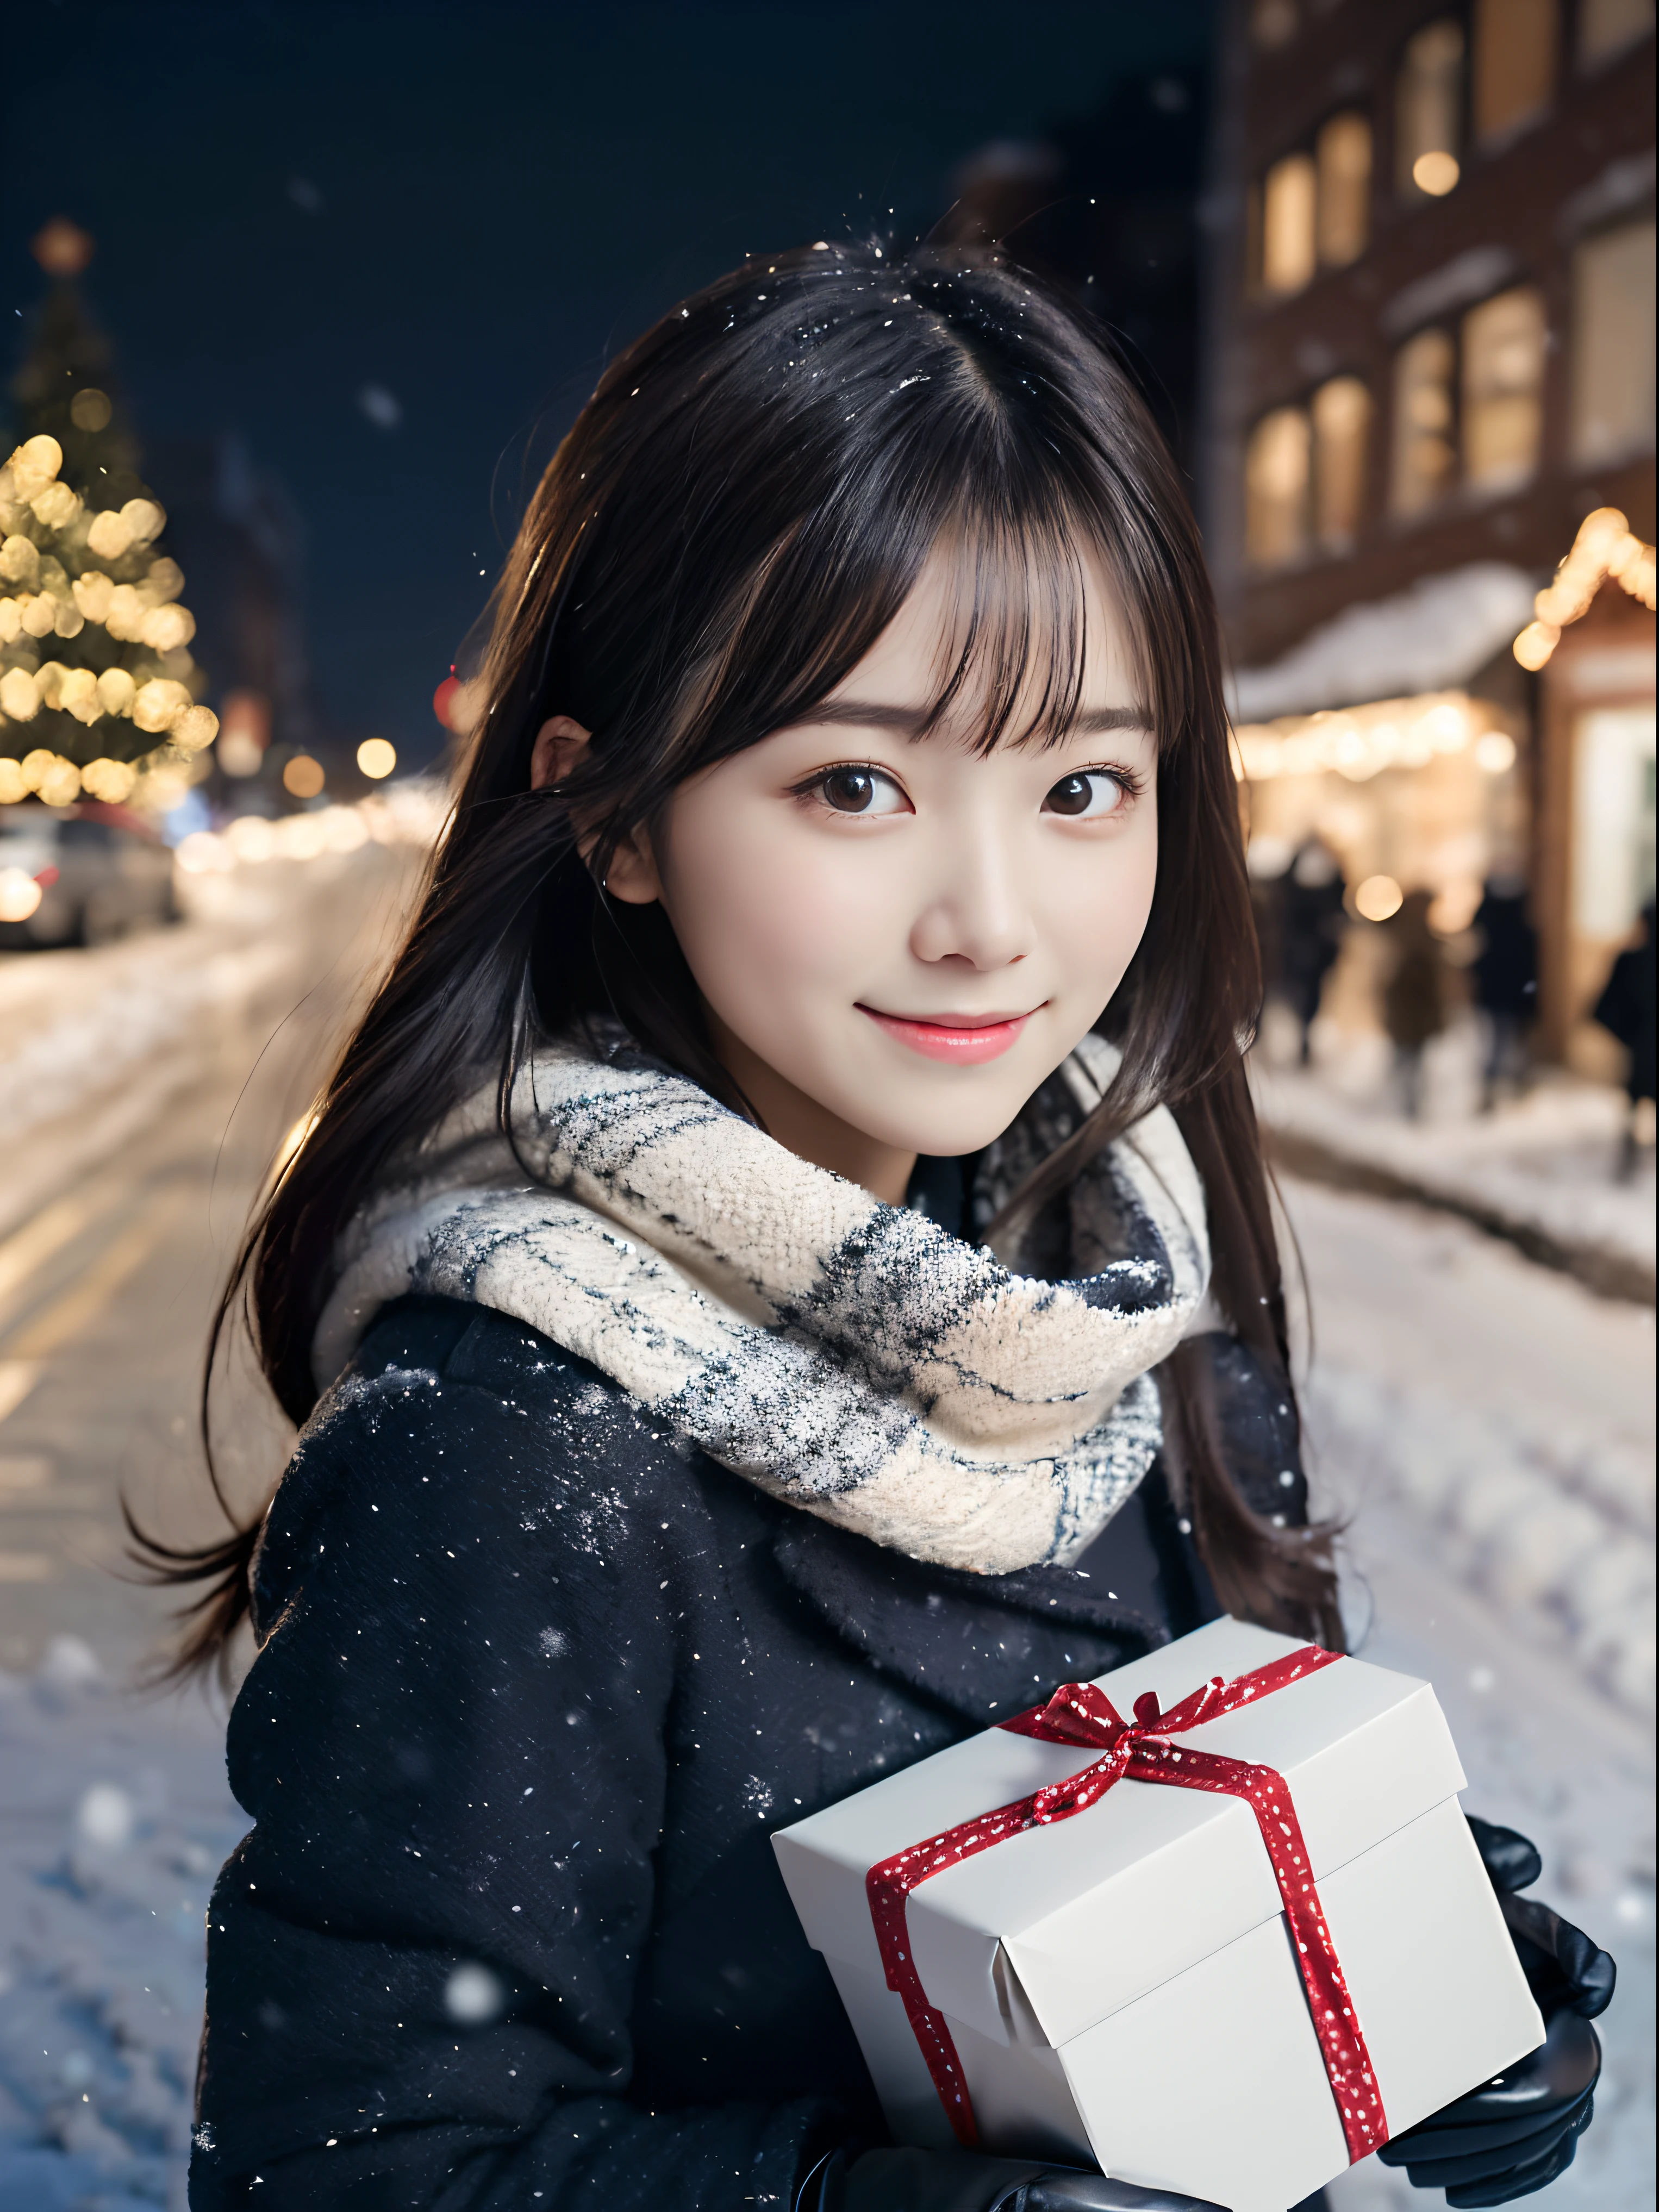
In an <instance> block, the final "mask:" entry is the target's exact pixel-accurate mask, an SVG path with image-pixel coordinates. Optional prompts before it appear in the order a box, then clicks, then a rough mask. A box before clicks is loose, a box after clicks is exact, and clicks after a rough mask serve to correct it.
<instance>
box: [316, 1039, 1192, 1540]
mask: <svg viewBox="0 0 1659 2212" xmlns="http://www.w3.org/2000/svg"><path fill="white" fill-rule="evenodd" d="M1115 1064H1116V1055H1115V1052H1114V1051H1113V1049H1112V1048H1111V1047H1109V1046H1108V1045H1106V1044H1104V1043H1103V1042H1102V1041H1101V1040H1100V1039H1098V1038H1097V1037H1094V1036H1089V1037H1085V1040H1084V1042H1083V1043H1082V1044H1081V1045H1080V1046H1079V1048H1078V1050H1077V1052H1076V1053H1075V1054H1073V1056H1072V1058H1071V1059H1070V1060H1067V1061H1066V1064H1065V1066H1064V1067H1063V1068H1062V1069H1061V1070H1060V1073H1059V1074H1058V1075H1057V1076H1056V1077H1054V1078H1051V1079H1050V1080H1049V1082H1048V1084H1047V1085H1044V1086H1043V1088H1042V1091H1039V1093H1038V1094H1037V1097H1036V1099H1034V1100H1033V1101H1032V1102H1031V1103H1030V1105H1029V1106H1028V1107H1027V1108H1026V1109H1025V1111H1024V1114H1023V1115H1021V1117H1020V1118H1019V1120H1018V1121H1016V1122H1015V1124H1014V1125H1013V1127H1012V1129H1011V1130H1010V1131H1009V1132H1008V1133H1007V1134H1006V1136H1004V1137H1003V1138H1002V1139H999V1141H998V1144H997V1145H996V1146H993V1147H992V1148H991V1151H990V1152H989V1153H988V1154H987V1156H986V1159H985V1161H984V1163H983V1165H982V1169H981V1176H980V1178H979V1181H978V1183H977V1185H976V1189H977V1190H978V1192H979V1194H980V1209H981V1216H984V1208H985V1206H987V1204H988V1203H989V1202H991V1201H990V1200H987V1197H986V1193H987V1190H988V1191H989V1192H990V1193H991V1194H992V1198H994V1199H997V1200H1000V1196H1002V1195H1005V1194H1006V1191H1008V1190H1010V1189H1012V1188H1013V1187H1014V1186H1015V1184H1016V1183H1017V1182H1018V1181H1020V1180H1022V1179H1023V1176H1024V1173H1025V1172H1026V1171H1027V1170H1029V1168H1030V1166H1031V1165H1033V1164H1035V1163H1036V1160H1037V1159H1038V1158H1041V1157H1042V1154H1043V1153H1044V1152H1047V1150H1048V1148H1049V1146H1050V1145H1051V1144H1052V1142H1054V1140H1055V1138H1056V1136H1057V1134H1060V1133H1064V1132H1065V1131H1066V1129H1067V1128H1068V1127H1075V1126H1076V1123H1077V1121H1078V1120H1079V1119H1080V1117H1081V1115H1082V1114H1084V1113H1086V1112H1087V1111H1088V1109H1090V1108H1091V1106H1092V1105H1093V1104H1094V1103H1096V1101H1097V1098H1098V1097H1099V1096H1100V1093H1101V1089H1102V1087H1103V1085H1105V1084H1106V1083H1107V1082H1108V1081H1109V1079H1110V1076H1111V1073H1112V1070H1113V1068H1114V1067H1115ZM1056 1102H1058V1103H1056ZM513 1119H514V1127H515V1129H516V1130H517V1131H518V1133H519V1145H520V1153H521V1154H522V1157H523V1158H524V1159H525V1160H526V1161H527V1162H529V1164H530V1166H531V1168H532V1171H533V1174H534V1176H535V1177H536V1178H537V1180H535V1181H532V1180H530V1179H529V1177H527V1176H526V1171H525V1168H524V1167H523V1166H522V1165H521V1164H520V1161H519V1159H517V1158H514V1156H513V1151H512V1148H511V1147H510V1146H508V1145H507V1141H506V1139H505V1138H504V1137H503V1136H502V1135H501V1133H500V1131H499V1129H498V1127H497V1126H496V1110H495V1091H494V1090H493V1089H491V1090H489V1091H486V1092H482V1093H480V1094H479V1095H478V1096H477V1097H475V1098H474V1099H473V1100H472V1101H471V1102H470V1103H468V1104H467V1105H466V1106H465V1107H464V1108H462V1109H459V1111H458V1112H457V1113H456V1114H454V1115H452V1116H451V1117H450V1119H449V1120H448V1121H447V1122H446V1123H445V1124H444V1125H443V1126H442V1127H441V1128H440V1129H439V1130H438V1131H437V1132H436V1133H435V1134H434V1136H433V1137H432V1138H431V1139H429V1140H428V1142H427V1143H426V1144H424V1145H423V1146H422V1147H421V1148H420V1150H419V1152H417V1153H416V1154H415V1155H414V1156H413V1157H412V1158H411V1159H410V1161H409V1162H407V1163H406V1164H404V1168H403V1169H402V1170H399V1171H397V1172H395V1173H394V1174H393V1176H392V1178H391V1179H390V1180H388V1181H387V1182H386V1183H385V1184H383V1185H382V1186H381V1187H380V1188H379V1189H377V1191H376V1192H375V1194H374V1197H373V1199H372V1200H371V1202H370V1203H369V1204H368V1206H366V1207H365V1208H364V1210H363V1211H362V1212H361V1213H360V1214H359V1215H358V1216H357V1217H356V1219H355V1220H354V1221H353V1223H352V1224H351V1225H350V1227H349V1229H348V1231H347V1232H346V1235H345V1237H344V1238H343V1241H342V1245H341V1249H340V1252H339V1255H338V1263H339V1274H338V1277H337V1283H336V1286H335V1289H334V1291H333V1294H332V1296H331V1298H330V1300H329V1303H328V1305H327V1308H326V1310H325V1313H324V1316H323V1319H322V1322H321V1324H320V1326H319V1330H318V1334H317V1340H316V1346H315V1352H314V1360H315V1367H316V1374H317V1378H318V1382H319V1386H320V1387H323V1388H326V1387H327V1386H328V1385H329V1384H330V1383H331V1382H332V1381H333V1380H334V1378H335V1377H336V1376H337V1375H338V1374H339V1372H340V1370H342V1368H343V1366H344V1365H345V1364H346V1362H347V1361H348V1359H349V1358H350V1356H351V1353H352V1351H353V1349H354V1347H355V1346H356V1343H357V1342H358V1340H360V1338H361V1337H362V1333H363V1331H364V1330H365V1329H366V1328H368V1324H369V1322H371V1320H372V1319H373V1318H374V1314H375V1312H376V1311H377V1310H378V1309H379V1308H380V1307H381V1306H382V1305H384V1304H387V1303H389V1302H390V1301H391V1300H392V1299H393V1298H397V1297H402V1296H403V1295H404V1294H405V1293H406V1292H410V1291H423V1292H428V1293H435V1294H438V1295H441V1296H444V1297H454V1298H463V1299H466V1300H469V1301H471V1302H473V1303H475V1304H479V1305H484V1306H489V1307H492V1308H494V1309H495V1310H496V1311H498V1312H501V1313H506V1314H510V1315H512V1316H514V1317H515V1318H516V1319H518V1320H520V1321H523V1322H528V1323H529V1324H530V1325H531V1326H532V1328H536V1329H538V1330H539V1331H540V1332H541V1333H542V1334H544V1335H545V1336H547V1337H550V1338H551V1339H552V1340H553V1341H554V1342H555V1343H556V1344H558V1345H561V1346H563V1347H565V1348H566V1349H567V1350H568V1351H570V1352H576V1353H578V1354H580V1357H581V1358H584V1359H587V1360H589V1361H591V1362H592V1364H593V1365H594V1366H595V1367H597V1368H599V1370H600V1371H601V1372H602V1373H604V1374H605V1375H607V1376H611V1378H612V1380H613V1381H615V1382H616V1383H618V1384H620V1385H621V1387H622V1388H623V1389H625V1390H627V1391H629V1392H630V1393H631V1394H632V1395H633V1396H635V1398H636V1399H638V1400H639V1401H640V1402H641V1404H642V1405H643V1406H645V1407H648V1408H649V1409H650V1410H651V1412H652V1413H653V1414H654V1415H655V1416H656V1417H657V1418H658V1419H659V1420H661V1421H664V1422H665V1423H667V1424H668V1425H671V1427H672V1428H673V1429H674V1430H675V1431H678V1433H679V1434H680V1435H681V1436H683V1437H685V1438H687V1439H688V1440H689V1441H690V1443H694V1444H696V1445H698V1446H700V1447H701V1448H702V1450H704V1451H705V1452H707V1453H708V1454H709V1455H710V1456H711V1457H712V1458H714V1459H716V1460H718V1461H719V1462H720V1463H721V1465H723V1466H725V1467H727V1468H731V1469H732V1472H733V1473H734V1474H739V1475H741V1476H743V1477H744V1479H745V1480H748V1481H750V1482H752V1483H755V1484H756V1485H757V1486H758V1487H759V1488H761V1489H763V1490H764V1491H766V1492H769V1494H770V1495H771V1496H773V1497H775V1498H781V1499H783V1500H785V1501H786V1502H787V1504H791V1505H795V1506H799V1507H801V1508H803V1509H804V1510H805V1511H807V1512H809V1513H815V1514H817V1515H818V1516H821V1517H822V1518H823V1520H826V1521H830V1522H835V1523H836V1525H837V1526H838V1527H840V1528H850V1529H853V1530H855V1531H856V1532H857V1533H858V1534H860V1535H864V1536H867V1537H869V1538H871V1539H872V1540H873V1541H875V1542H877V1543H878V1544H884V1545H887V1546H889V1547H892V1548H893V1549H895V1550H897V1551H901V1552H904V1553H908V1554H909V1555H910V1556H911V1557H912V1558H913V1559H925V1560H929V1561H932V1562H933V1563H935V1564H937V1565H945V1566H953V1567H963V1568H969V1569H972V1570H976V1571H980V1572H982V1573H989V1574H1001V1573H1009V1572H1012V1571H1014V1570H1016V1569H1018V1568H1020V1567H1025V1566H1030V1565H1036V1563H1038V1562H1040V1561H1053V1562H1060V1563H1063V1562H1065V1561H1066V1560H1069V1559H1074V1558H1076V1557H1077V1556H1078V1555H1079V1553H1081V1551H1082V1550H1083V1549H1084V1547H1085V1546H1086V1545H1087V1544H1089V1543H1090V1542H1091V1541H1092V1539H1093V1538H1094V1537H1095V1536H1097V1534H1099V1532H1100V1530H1101V1529H1102V1528H1103V1527H1104V1525H1105V1523H1106V1522H1108V1521H1109V1519H1110V1517H1111V1516H1112V1515H1113V1513H1114V1512H1115V1510H1117V1508H1118V1507H1119V1506H1120V1505H1121V1504H1122V1502H1123V1500H1124V1499H1125V1498H1127V1496H1128V1495H1129V1494H1130V1492H1132V1491H1133V1488H1134V1486H1135V1485H1136V1484H1137V1483H1138V1482H1139V1480H1140V1479H1141V1477H1142V1475H1143V1474H1145V1473H1146V1468H1147V1467H1148V1466H1149V1465H1150V1463H1151V1462H1152V1456H1153V1455H1154V1453H1155V1452H1156V1451H1157V1450H1158V1445H1159V1443H1160V1441H1161V1431H1160V1426H1159V1417H1158V1394H1157V1389H1156V1386H1155V1385H1154V1383H1153V1382H1152V1377H1151V1376H1150V1373H1149V1371H1148V1370H1150V1369H1151V1368H1152V1367H1153V1366H1154V1365H1155V1364H1157V1362H1158V1361H1159V1360H1160V1359H1162V1358H1164V1356H1165V1355H1166V1354H1167V1353H1168V1352H1170V1351H1171V1350H1172V1349H1173V1348H1174V1346H1175V1345H1176V1342H1177V1340H1179V1338H1180V1337H1181V1336H1182V1333H1183V1331H1184V1330H1185V1329H1186V1328H1187V1327H1188V1323H1189V1322H1191V1320H1192V1317H1193V1316H1194V1313H1195V1312H1196V1310H1197V1309H1198V1307H1199V1305H1200V1301H1201V1300H1202V1298H1203V1297H1204V1293H1205V1291H1206V1284H1207V1279H1208V1273H1209V1246H1208V1239H1207V1237H1206V1229H1205V1218H1204V1194H1203V1188H1202V1186H1201V1184H1200V1181H1199V1178H1198V1175H1197V1171H1196V1170H1195V1169H1194V1166H1193V1164H1192V1161H1191V1159H1190V1158H1189V1157H1188V1152H1187V1149H1186V1147H1185V1146H1184V1145H1183V1144H1182V1139H1181V1137H1180V1135H1179V1133H1178V1132H1177V1131H1176V1126H1175V1123H1174V1121H1173V1120H1172V1119H1171V1117H1170V1115H1169V1114H1168V1113H1167V1111H1165V1110H1164V1109H1162V1108H1159V1109H1157V1110H1156V1111H1154V1112H1153V1113H1152V1114H1149V1115H1146V1118H1145V1119H1144V1120H1142V1121H1139V1122H1137V1123H1136V1124H1135V1125H1134V1126H1133V1127H1132V1128H1131V1129H1130V1130H1129V1131H1128V1132H1127V1133H1126V1134H1125V1135H1124V1136H1123V1137H1122V1138H1121V1139H1119V1140H1118V1141H1117V1142H1116V1143H1115V1144H1114V1145H1112V1146H1110V1147H1109V1148H1108V1149H1107V1150H1106V1151H1105V1152H1103V1153H1101V1154H1100V1155H1098V1156H1097V1158H1096V1160H1095V1161H1094V1162H1093V1163H1092V1164H1091V1166H1090V1167H1088V1168H1087V1169H1085V1171H1084V1173H1083V1175H1082V1176H1080V1177H1079V1181H1078V1182H1077V1184H1076V1185H1075V1186H1074V1188H1073V1192H1072V1194H1071V1198H1070V1201H1069V1220H1068V1222H1067V1224H1066V1228H1065V1230H1064V1231H1063V1232H1062V1237H1063V1245H1064V1248H1065V1249H1066V1250H1068V1251H1069V1255H1070V1258H1069V1261H1068V1262H1067V1264H1068V1265H1069V1266H1070V1267H1075V1268H1079V1269H1080V1270H1081V1271H1082V1272H1080V1273H1079V1277H1078V1279H1073V1280H1069V1281H1049V1280H1046V1279H1038V1278H1036V1277H1033V1276H1024V1275H1020V1274H1017V1273H1012V1272H1011V1271H1010V1269H1009V1268H1008V1267H1005V1266H1003V1265H1002V1264H1000V1262H999V1261H997V1260H996V1259H995V1258H994V1256H993V1255H992V1254H991V1253H990V1252H989V1251H988V1250H987V1249H985V1248H983V1247H977V1246H975V1245H972V1244H969V1243H964V1242H963V1241H962V1240H961V1239H959V1238H957V1237H951V1236H949V1235H947V1234H946V1233H945V1231H944V1230H942V1229H941V1228H939V1226H938V1225H936V1224H935V1223H933V1222H932V1221H930V1220H928V1219H927V1218H926V1216H925V1215H923V1214H921V1213H920V1212H914V1211H910V1210H908V1209H906V1208H903V1207H900V1206H886V1205H884V1204H882V1203H881V1202H880V1201H879V1200H876V1199H874V1198H872V1196H871V1195H870V1194H869V1193H868V1192H867V1191H866V1190H863V1189H860V1188H859V1186H858V1185H857V1184H855V1183H851V1182H844V1181H843V1180H842V1178H841V1177H840V1176H836V1175H833V1174H831V1173H829V1171H828V1170H825V1169H823V1168H817V1167H813V1166H811V1165H809V1164H807V1163H806V1162H805V1161H804V1160H801V1159H798V1158H796V1157H795V1155H794V1154H793V1152H787V1151H786V1150H785V1149H784V1147H783V1146H781V1145H779V1144H776V1143H775V1142H774V1141H773V1139H771V1138H769V1137H768V1136H766V1135H765V1134H764V1133H763V1132H762V1131H761V1130H759V1129H758V1128H757V1127H755V1126H754V1125H753V1124H752V1123H750V1122H749V1121H744V1119H743V1118H742V1117H741V1116H740V1115H737V1114H735V1113H732V1111H730V1110H729V1109H727V1108H726V1107H725V1106H722V1105H721V1104H720V1103H718V1101H716V1100H715V1099H714V1098H712V1097H710V1096H709V1095H708V1093H707V1092H706V1091H702V1090H701V1089H699V1088H698V1086H697V1085H696V1084H694V1083H692V1082H690V1081H689V1080H688V1079H686V1078H684V1077H683V1076H680V1075H677V1074H674V1073H671V1072H669V1071H667V1070H666V1069H665V1068H664V1067H663V1066H661V1065H660V1064H659V1063H658V1062H655V1061H653V1060H647V1059H646V1058H645V1057H644V1056H643V1055H642V1054H640V1053H639V1052H638V1051H637V1049H635V1048H633V1047H631V1046H630V1045H629V1044H628V1043H627V1042H626V1041H623V1042H611V1043H606V1044H602V1045H601V1046H600V1047H599V1049H598V1051H597V1052H596V1051H595V1050H594V1049H593V1048H590V1047H588V1046H587V1045H586V1044H583V1045H580V1046H578V1045H576V1044H574V1043H571V1044H566V1045H562V1046H559V1047H556V1048H553V1049H550V1050H546V1051H544V1052H543V1053H541V1054H538V1056H537V1058H536V1060H535V1061H534V1063H533V1065H532V1066H530V1067H527V1068H526V1070H525V1071H524V1073H523V1075H522V1077H521V1079H520V1085H519V1088H518V1090H517V1091H516V1092H515V1095H514V1100H513ZM985 1218H988V1217H985Z"/></svg>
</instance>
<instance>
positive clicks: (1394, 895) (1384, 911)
mask: <svg viewBox="0 0 1659 2212" xmlns="http://www.w3.org/2000/svg"><path fill="white" fill-rule="evenodd" d="M1404 903H1405V893H1404V892H1403V891H1402V890H1401V888H1400V886H1399V884H1397V883H1395V879H1394V878H1393V877H1392V876H1367V877H1366V878H1365V880H1364V883H1363V884H1361V885H1360V886H1359V889H1358V890H1357V891H1356V892H1355V893H1354V895H1353V904H1354V912H1355V913H1356V914H1358V915H1363V916H1364V919H1365V920H1366V921H1387V920H1388V919H1389V915H1391V914H1398V913H1399V911H1400V909H1401V907H1402V906H1403V905H1404Z"/></svg>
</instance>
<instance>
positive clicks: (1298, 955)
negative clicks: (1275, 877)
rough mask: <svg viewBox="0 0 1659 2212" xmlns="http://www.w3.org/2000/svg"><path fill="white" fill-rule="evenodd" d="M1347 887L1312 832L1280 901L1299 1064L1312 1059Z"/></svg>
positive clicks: (1282, 956) (1283, 970)
mask: <svg viewBox="0 0 1659 2212" xmlns="http://www.w3.org/2000/svg"><path fill="white" fill-rule="evenodd" d="M1347 889H1348V886H1347V884H1346V881H1345V880H1344V878H1343V874H1342V863H1341V861H1340V860H1339V859H1338V858H1337V856H1336V854H1334V852H1333V851H1332V850H1331V848H1330V847H1329V846H1328V844H1327V843H1326V842H1325V840H1324V839H1323V838H1322V836H1319V835H1318V833H1317V832H1316V833H1315V835H1314V836H1311V837H1310V838H1308V839H1307V840H1306V841H1305V842H1304V843H1303V844H1302V845H1300V846H1299V847H1298V848H1297V854H1296V858H1295V859H1294V860H1292V861H1291V866H1290V871H1289V873H1288V874H1287V875H1286V876H1285V880H1284V887H1283V890H1282V893H1281V896H1280V899H1279V931H1280V936H1279V976H1280V982H1281V987H1282V988H1283V991H1284V994H1285V1001H1286V1003H1287V1004H1288V1006H1290V1008H1291V1012H1292V1013H1293V1014H1294V1015H1295V1016H1296V1018H1297V1022H1298V1023H1299V1024H1300V1025H1301V1030H1302V1045H1301V1052H1300V1055H1299V1056H1300V1059H1301V1062H1302V1065H1303V1066H1304V1067H1306V1066H1307V1065H1308V1063H1309V1062H1310V1060H1311V1059H1312V1058H1313V1034H1312V1033H1313V1025H1314V1021H1315V1019H1316V1016H1317V1015H1318V1012H1319V1002H1320V1000H1322V998H1323V996H1324V994H1325V978H1326V976H1327V975H1329V973H1330V971H1331V969H1333V968H1334V966H1335V964H1336V956H1337V954H1338V953H1339V952H1340V951H1341V950H1342V929H1343V905H1342V902H1343V900H1344V899H1345V897H1346V896H1347Z"/></svg>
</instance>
